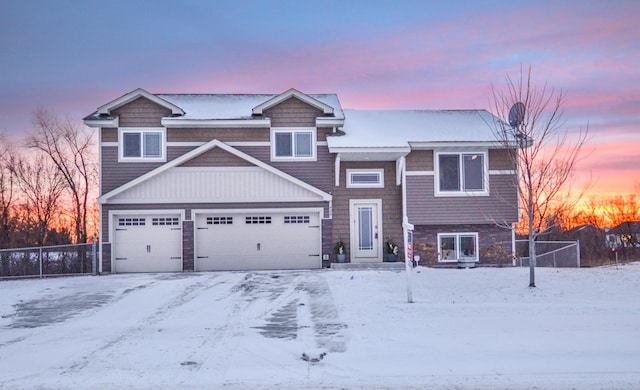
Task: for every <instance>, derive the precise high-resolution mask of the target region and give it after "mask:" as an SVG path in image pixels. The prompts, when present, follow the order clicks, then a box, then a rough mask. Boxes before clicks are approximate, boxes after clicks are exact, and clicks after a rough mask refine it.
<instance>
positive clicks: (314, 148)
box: [270, 127, 318, 161]
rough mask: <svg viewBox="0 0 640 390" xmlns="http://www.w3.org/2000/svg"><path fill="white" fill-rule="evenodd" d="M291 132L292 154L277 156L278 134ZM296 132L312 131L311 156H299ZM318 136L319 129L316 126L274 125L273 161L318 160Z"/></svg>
mask: <svg viewBox="0 0 640 390" xmlns="http://www.w3.org/2000/svg"><path fill="white" fill-rule="evenodd" d="M278 133H289V134H291V154H292V155H291V156H276V134H278ZM296 133H311V156H302V157H297V156H296V155H295V154H296V137H295V134H296ZM317 137H318V131H317V129H316V128H315V127H272V128H271V140H270V141H271V161H317V159H318V157H317V156H318V153H317V144H318V141H317Z"/></svg>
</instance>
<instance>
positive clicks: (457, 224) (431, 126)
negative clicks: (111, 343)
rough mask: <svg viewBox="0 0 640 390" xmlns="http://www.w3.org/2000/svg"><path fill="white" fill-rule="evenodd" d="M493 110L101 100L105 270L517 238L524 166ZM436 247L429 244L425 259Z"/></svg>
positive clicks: (445, 248) (357, 257)
mask: <svg viewBox="0 0 640 390" xmlns="http://www.w3.org/2000/svg"><path fill="white" fill-rule="evenodd" d="M495 120H497V118H495V117H494V116H493V115H491V114H490V113H488V112H487V111H484V110H459V111H456V110H454V111H361V110H343V109H342V107H341V105H340V102H339V99H338V97H337V96H336V95H335V94H305V93H302V92H299V91H297V90H295V89H290V90H288V91H285V92H284V93H281V94H271V95H265V94H243V95H229V94H224V95H223V94H152V93H149V92H147V91H145V90H143V89H137V90H134V91H132V92H130V93H127V94H125V95H123V96H121V97H119V98H117V99H115V100H113V101H111V102H108V103H106V104H104V105H103V106H100V107H99V108H98V109H97V110H96V111H95V112H94V113H92V114H91V115H89V116H87V117H86V118H85V119H84V122H85V124H86V125H88V126H92V127H96V128H98V129H99V134H100V140H99V144H100V198H99V204H100V218H101V225H100V226H101V231H100V234H101V239H100V243H101V258H100V270H101V272H162V271H208V270H245V269H312V268H321V267H323V266H325V267H326V266H329V265H330V263H331V262H335V261H336V260H335V258H336V256H335V254H334V251H333V248H334V245H335V243H336V242H337V241H338V240H341V241H343V242H344V243H345V247H346V252H347V256H348V257H347V259H348V260H347V261H351V262H383V261H386V257H385V253H384V252H385V248H386V243H387V242H388V241H391V242H393V243H395V244H397V245H398V246H399V248H400V254H402V253H403V250H404V248H403V222H409V223H410V224H413V225H414V228H415V230H414V241H415V242H416V245H415V248H416V250H417V251H418V252H417V253H421V252H420V251H421V250H423V249H424V248H429V250H430V251H431V255H432V257H433V261H434V262H436V263H451V262H457V261H459V260H465V261H474V262H479V263H481V264H482V263H495V262H497V261H500V260H499V259H498V257H499V256H497V255H496V253H506V254H507V255H508V256H510V255H511V253H513V245H514V237H513V234H512V230H511V229H505V228H504V226H507V227H508V226H510V225H511V224H512V223H514V222H516V221H517V219H518V212H517V208H518V207H517V206H518V197H517V190H516V189H515V186H514V183H515V178H516V171H515V167H514V165H513V162H512V159H510V158H509V150H508V149H505V148H504V146H503V145H501V144H500V143H499V142H496V140H495V137H494V135H493V132H492V129H491V126H490V125H489V124H490V123H492V122H493V121H495ZM428 256H429V254H428V253H425V254H423V258H425V257H428Z"/></svg>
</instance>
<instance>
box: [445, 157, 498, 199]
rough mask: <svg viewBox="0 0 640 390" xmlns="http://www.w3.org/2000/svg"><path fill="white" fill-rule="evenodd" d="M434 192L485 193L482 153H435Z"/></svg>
mask: <svg viewBox="0 0 640 390" xmlns="http://www.w3.org/2000/svg"><path fill="white" fill-rule="evenodd" d="M437 156H438V157H437V160H436V161H437V164H438V169H437V172H438V178H437V180H436V182H437V189H436V194H440V195H456V194H466V193H474V194H487V193H488V192H487V187H486V185H485V183H487V180H486V172H487V170H486V167H485V164H486V158H485V154H484V153H440V154H438V155H437Z"/></svg>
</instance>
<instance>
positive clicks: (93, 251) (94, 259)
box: [91, 237, 98, 275]
mask: <svg viewBox="0 0 640 390" xmlns="http://www.w3.org/2000/svg"><path fill="white" fill-rule="evenodd" d="M96 249H97V245H96V238H95V237H93V245H92V246H91V266H92V267H93V274H94V275H97V273H98V272H97V271H98V270H97V268H98V261H97V260H98V254H97V253H96Z"/></svg>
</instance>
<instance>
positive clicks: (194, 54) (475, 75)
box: [0, 0, 640, 191]
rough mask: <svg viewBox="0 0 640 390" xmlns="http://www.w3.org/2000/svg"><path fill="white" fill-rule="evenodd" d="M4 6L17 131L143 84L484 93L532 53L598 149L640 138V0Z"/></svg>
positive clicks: (1, 125)
mask: <svg viewBox="0 0 640 390" xmlns="http://www.w3.org/2000/svg"><path fill="white" fill-rule="evenodd" d="M0 15H2V16H0V18H1V19H0V21H1V23H0V50H1V51H0V52H1V53H2V55H1V56H0V103H1V104H0V119H1V122H0V130H4V131H6V132H9V133H15V134H19V133H21V132H23V131H25V130H26V129H28V128H29V125H30V118H31V113H32V112H33V110H34V109H35V108H36V107H38V106H45V107H47V108H50V109H53V110H56V111H59V112H61V113H69V115H71V116H72V117H77V118H81V117H82V116H84V115H86V114H88V113H89V112H91V111H92V110H94V109H95V108H96V107H97V106H99V105H101V104H103V103H105V102H107V101H109V100H111V99H113V98H115V97H118V96H120V95H122V94H123V93H126V92H128V91H131V90H133V89H135V88H137V87H142V88H145V89H147V90H149V91H151V92H159V93H169V92H174V93H182V92H209V93H215V92H220V93H246V92H258V93H277V92H282V91H284V90H286V89H288V88H290V87H295V88H297V89H300V90H302V91H303V92H308V93H322V92H334V93H338V95H339V97H340V99H341V102H342V104H343V106H345V107H348V108H363V109H364V108H389V109H438V108H443V109H455V108H487V107H489V106H490V100H491V86H492V85H493V86H494V87H495V88H497V89H500V88H502V87H504V85H505V84H504V78H505V75H506V74H510V75H511V76H514V77H517V76H518V74H519V71H520V66H521V65H524V66H528V65H529V64H531V65H532V66H533V76H534V79H535V81H536V82H537V83H544V82H547V83H548V85H549V86H550V87H553V88H556V89H561V90H563V91H566V92H567V101H566V105H565V108H566V111H567V112H566V117H567V125H568V126H569V127H571V128H574V129H578V128H580V127H585V126H586V125H587V123H589V128H590V132H591V138H592V139H593V140H595V141H594V142H595V144H594V145H595V147H596V148H597V149H606V148H609V147H611V148H618V147H619V146H624V144H625V143H626V144H628V143H630V142H631V143H635V145H638V139H637V138H636V134H637V133H638V131H639V130H640V129H639V127H640V113H639V111H640V110H638V107H640V91H639V89H638V85H640V70H639V69H638V66H637V64H638V63H640V47H639V46H640V29H638V28H637V21H636V18H637V16H638V15H640V3H638V2H637V1H615V2H609V1H601V2H597V1H596V2H583V1H562V2H556V1H537V2H528V1H497V0H493V1H491V0H490V1H474V2H468V1H457V0H452V1H448V2H436V4H433V3H432V2H424V1H411V0H408V1H401V2H389V1H376V0H369V1H358V0H350V1H323V2H304V1H303V2H301V1H258V0H256V1H215V2H209V1H196V0H193V1H186V2H183V1H155V2H152V3H144V2H131V1H126V0H112V1H98V2H86V1H80V0H76V1H73V0H72V1H64V2H61V1H56V0H52V1H29V2H25V1H19V0H8V1H3V2H2V3H0ZM612 134H615V135H617V136H619V137H623V139H622V140H619V141H617V142H620V143H621V145H618V144H613V143H611V144H609V143H608V142H609V141H608V140H607V137H608V136H610V135H612ZM625 137H626V138H625ZM616 150H618V152H617V153H616V156H617V157H616V159H611V158H610V155H609V154H608V153H602V154H601V155H598V156H599V157H601V158H606V159H607V160H606V161H608V162H607V163H602V162H600V163H598V162H596V161H595V159H594V158H593V157H590V158H589V161H590V162H592V163H591V166H592V167H593V169H594V170H596V171H597V172H604V171H603V170H604V169H615V168H616V166H617V165H616V164H618V163H619V164H620V165H624V166H628V164H625V161H627V160H624V161H619V160H618V158H625V157H626V158H628V159H629V161H634V160H633V158H634V156H635V155H636V154H637V152H634V151H632V150H629V149H627V148H618V149H616ZM609 162H610V163H609ZM604 165H607V166H606V167H605V166H604ZM611 165H613V166H611ZM621 169H622V168H621ZM627 173H628V172H627ZM632 173H633V172H632ZM636 176H640V172H638V173H636ZM619 188H622V189H621V191H627V190H631V189H632V187H629V186H619Z"/></svg>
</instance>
